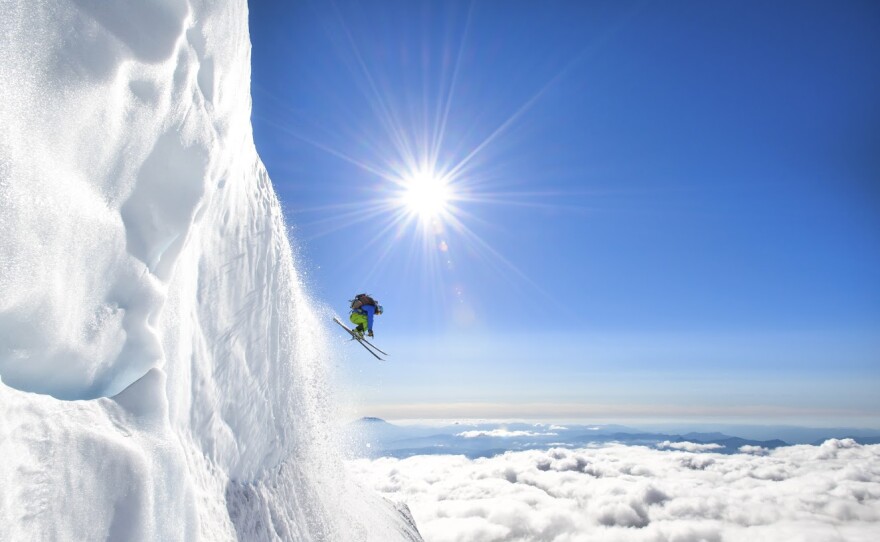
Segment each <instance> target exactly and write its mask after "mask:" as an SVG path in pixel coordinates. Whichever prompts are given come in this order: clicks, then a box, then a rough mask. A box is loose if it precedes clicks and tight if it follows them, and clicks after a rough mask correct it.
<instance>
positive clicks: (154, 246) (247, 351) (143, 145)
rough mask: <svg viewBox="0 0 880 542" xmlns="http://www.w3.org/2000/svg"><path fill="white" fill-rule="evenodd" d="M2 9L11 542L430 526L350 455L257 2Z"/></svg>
mask: <svg viewBox="0 0 880 542" xmlns="http://www.w3.org/2000/svg"><path fill="white" fill-rule="evenodd" d="M0 12H2V14H3V16H2V17H0V126H2V130H0V232H2V236H0V380H2V383H0V458H2V459H0V487H2V488H3V490H2V491H0V539H2V540H105V539H106V540H126V541H134V540H145V541H153V540H198V539H201V540H229V539H236V538H238V539H242V540H278V539H280V540H346V541H348V540H383V541H385V540H419V537H418V534H417V531H416V529H415V527H414V525H412V520H411V518H410V517H409V514H408V512H407V511H406V510H405V508H402V509H398V508H395V507H394V506H393V505H391V504H389V503H387V501H384V500H382V499H381V498H379V497H378V496H376V495H375V494H370V493H366V492H364V491H363V490H361V489H360V488H358V487H356V486H354V485H353V483H352V482H350V481H349V479H348V478H347V476H346V475H345V474H344V472H343V464H342V461H341V460H340V458H339V456H338V454H337V452H336V451H335V449H334V443H333V439H332V436H331V435H332V424H331V420H332V418H333V406H332V404H331V401H329V399H328V394H327V381H326V380H327V374H326V372H325V369H324V367H325V365H326V363H327V361H328V360H327V359H326V358H327V357H328V354H327V352H328V349H327V347H326V341H327V338H326V337H325V336H324V330H325V326H324V324H323V321H324V319H323V317H322V316H321V315H320V311H319V310H318V309H317V308H316V307H315V305H314V303H313V302H312V301H311V300H310V299H309V298H308V295H307V293H306V292H305V291H304V288H303V285H302V283H301V281H300V278H299V276H298V274H297V270H296V268H295V266H294V257H293V254H292V253H291V248H290V245H289V243H288V240H287V236H286V228H285V225H284V221H283V217H282V215H281V210H280V207H279V204H278V201H277V198H276V196H275V193H274V190H273V188H272V185H271V182H270V180H269V178H268V176H267V174H266V171H265V169H264V167H263V165H262V163H261V162H260V159H259V157H258V156H257V153H256V150H255V148H254V144H253V138H252V133H251V125H250V93H249V84H250V43H249V39H248V29H247V6H246V3H245V2H244V1H243V0H238V1H230V2H210V1H207V0H206V1H199V0H189V1H180V0H150V1H139V2H123V1H121V0H117V1H112V2H109V1H104V0H100V1H99V0H72V1H69V2H55V1H52V0H39V1H37V0H28V1H26V0H21V1H13V0H0Z"/></svg>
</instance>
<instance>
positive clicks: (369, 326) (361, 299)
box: [348, 294, 382, 337]
mask: <svg viewBox="0 0 880 542" xmlns="http://www.w3.org/2000/svg"><path fill="white" fill-rule="evenodd" d="M376 314H382V305H380V304H379V303H377V302H376V300H375V299H373V298H372V297H370V296H369V295H367V294H358V295H356V296H354V299H352V300H351V314H350V315H349V316H348V319H349V320H351V323H352V324H354V325H355V326H357V327H355V328H354V331H355V333H357V334H358V335H360V336H362V337H363V335H364V332H365V331H366V333H367V337H372V336H373V315H376Z"/></svg>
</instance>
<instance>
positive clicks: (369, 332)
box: [367, 329, 373, 337]
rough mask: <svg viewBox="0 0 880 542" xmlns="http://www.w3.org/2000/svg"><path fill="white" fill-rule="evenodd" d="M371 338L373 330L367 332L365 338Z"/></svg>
mask: <svg viewBox="0 0 880 542" xmlns="http://www.w3.org/2000/svg"><path fill="white" fill-rule="evenodd" d="M372 336H373V330H372V329H371V330H369V331H367V337H372Z"/></svg>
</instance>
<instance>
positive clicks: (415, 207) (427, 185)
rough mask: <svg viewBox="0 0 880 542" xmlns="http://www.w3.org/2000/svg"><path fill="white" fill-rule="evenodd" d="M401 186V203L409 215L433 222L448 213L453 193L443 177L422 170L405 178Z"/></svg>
mask: <svg viewBox="0 0 880 542" xmlns="http://www.w3.org/2000/svg"><path fill="white" fill-rule="evenodd" d="M401 184H402V188H403V193H402V195H401V203H402V205H403V207H404V209H406V211H407V212H408V213H410V214H412V215H414V216H416V217H418V218H419V219H421V220H431V219H434V218H437V217H439V216H441V215H443V214H445V213H446V211H447V207H448V205H449V200H450V198H451V195H452V192H451V190H450V187H449V181H448V179H446V178H445V177H444V176H443V175H439V174H437V173H436V172H434V171H430V170H420V171H416V172H415V173H413V174H411V175H409V176H407V177H406V178H404V179H403V180H402V183H401Z"/></svg>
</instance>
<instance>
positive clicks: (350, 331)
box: [333, 318, 388, 361]
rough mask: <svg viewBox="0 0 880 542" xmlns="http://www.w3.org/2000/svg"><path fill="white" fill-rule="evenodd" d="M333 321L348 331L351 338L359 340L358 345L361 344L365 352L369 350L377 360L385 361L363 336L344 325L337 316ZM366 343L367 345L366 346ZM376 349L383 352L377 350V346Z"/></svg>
mask: <svg viewBox="0 0 880 542" xmlns="http://www.w3.org/2000/svg"><path fill="white" fill-rule="evenodd" d="M333 321H334V322H336V323H337V324H339V325H340V327H342V329H344V330H345V331H348V334H349V335H351V338H352V340H354V341H357V342H359V343H360V345H361V346H363V347H364V349H365V350H366V351H367V352H369V353H370V354H373V357H375V358H376V359H378V360H379V361H385V360H384V359H382V358H381V357H379V354H377V353H376V352H373V351H372V350H371V349H370V347H371V346H372V347H373V348H376V347H375V346H373V345H372V344H370V343H369V342H367V340H366V339H364V338H363V337H361V336H360V335H358V334H357V333H356V332H354V331H353V330H352V329H351V328H349V327H348V326H347V325H345V324H343V323H342V322H340V321H339V318H333ZM368 345H369V346H368ZM376 350H377V351H379V352H381V353H382V354H385V352H382V351H381V350H379V349H378V348H376ZM385 355H386V356H387V355H388V354H385Z"/></svg>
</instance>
